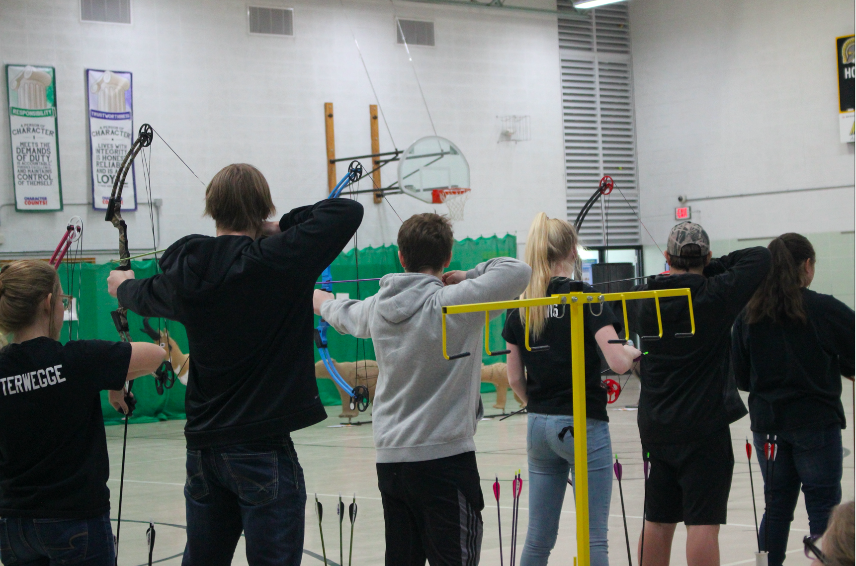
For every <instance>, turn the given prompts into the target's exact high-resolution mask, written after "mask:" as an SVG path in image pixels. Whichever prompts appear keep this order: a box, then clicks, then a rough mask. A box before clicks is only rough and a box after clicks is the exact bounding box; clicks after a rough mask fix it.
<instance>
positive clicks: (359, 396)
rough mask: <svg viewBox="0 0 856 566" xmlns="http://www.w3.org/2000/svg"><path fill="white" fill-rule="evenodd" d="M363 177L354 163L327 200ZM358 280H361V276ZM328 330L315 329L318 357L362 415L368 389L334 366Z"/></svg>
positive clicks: (329, 279)
mask: <svg viewBox="0 0 856 566" xmlns="http://www.w3.org/2000/svg"><path fill="white" fill-rule="evenodd" d="M362 176H363V166H362V165H361V164H360V162H359V161H352V162H351V164H350V165H349V166H348V173H347V174H346V175H345V176H344V177H342V179H341V180H340V181H339V183H338V184H337V185H336V188H334V189H333V191H332V192H331V193H330V196H329V197H327V198H331V199H333V198H338V197H339V196H340V195H341V194H342V191H343V190H344V189H345V188H346V187H348V186H349V185H351V184H353V183H356V182H357V181H359V180H360V178H361V177H362ZM355 253H356V252H355ZM330 267H331V266H329V265H328V266H327V267H326V268H325V269H324V271H323V272H322V273H321V289H322V290H323V291H327V292H328V293H332V292H333V273H332V271H331V270H330ZM357 278H358V279H359V275H358V276H357ZM328 328H330V323H329V322H327V321H326V320H324V319H323V318H321V321H320V322H319V323H318V326H317V327H316V328H315V346H316V347H317V348H318V355H319V356H320V357H321V361H322V362H323V363H324V367H325V368H327V372H328V373H329V374H330V377H331V378H332V379H333V382H334V383H335V384H336V385H338V386H339V387H340V388H341V389H342V391H344V392H345V393H347V394H348V396H349V397H350V398H351V403H350V406H351V410H354V409H358V410H359V411H360V412H361V413H362V412H364V411H365V410H366V409H368V407H369V390H368V387H365V386H362V385H356V386H355V387H351V386H350V385H349V384H348V382H347V381H345V379H344V378H343V377H342V376H341V375H340V374H339V371H338V370H337V369H336V366H335V365H333V358H331V357H330V350H329V349H328V348H327V329H328Z"/></svg>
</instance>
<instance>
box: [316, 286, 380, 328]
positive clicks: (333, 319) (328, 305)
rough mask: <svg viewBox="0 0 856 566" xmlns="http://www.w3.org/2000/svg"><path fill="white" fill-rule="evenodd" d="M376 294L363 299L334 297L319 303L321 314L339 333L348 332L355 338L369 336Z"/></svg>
mask: <svg viewBox="0 0 856 566" xmlns="http://www.w3.org/2000/svg"><path fill="white" fill-rule="evenodd" d="M376 297H377V295H372V296H371V297H369V298H368V299H365V300H364V301H358V300H356V299H334V300H331V301H326V302H325V303H324V304H322V305H321V316H322V318H324V320H326V321H327V322H328V323H330V326H332V327H333V328H335V329H336V332H338V333H339V334H350V335H351V336H354V337H356V338H371V328H370V326H371V319H372V315H373V314H374V310H375V303H376Z"/></svg>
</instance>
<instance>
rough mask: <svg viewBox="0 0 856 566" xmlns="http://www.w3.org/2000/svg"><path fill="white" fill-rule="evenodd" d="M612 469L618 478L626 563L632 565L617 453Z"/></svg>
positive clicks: (620, 469)
mask: <svg viewBox="0 0 856 566" xmlns="http://www.w3.org/2000/svg"><path fill="white" fill-rule="evenodd" d="M612 470H613V471H614V472H615V477H616V478H617V479H618V494H619V495H620V496H621V518H622V519H624V540H626V541H627V563H628V564H629V565H630V566H633V558H632V555H631V554H630V533H629V532H628V531H627V513H626V512H625V511H624V491H623V490H622V489H621V476H622V475H623V470H622V468H621V464H620V463H619V461H618V454H616V455H615V464H613V465H612Z"/></svg>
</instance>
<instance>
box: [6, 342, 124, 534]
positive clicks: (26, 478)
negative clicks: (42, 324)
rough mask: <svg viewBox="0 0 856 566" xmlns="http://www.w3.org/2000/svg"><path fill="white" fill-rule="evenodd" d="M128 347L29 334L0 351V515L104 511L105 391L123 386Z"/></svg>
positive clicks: (41, 515) (79, 515)
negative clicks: (29, 338)
mask: <svg viewBox="0 0 856 566" xmlns="http://www.w3.org/2000/svg"><path fill="white" fill-rule="evenodd" d="M130 363H131V345H130V344H127V343H122V342H106V341H103V340H80V341H75V342H69V343H68V344H66V345H62V344H60V343H59V342H57V341H55V340H51V339H50V338H45V337H43V338H34V339H33V340H28V341H26V342H23V343H21V344H10V345H8V346H6V347H5V348H4V349H3V350H0V516H3V517H35V518H57V519H65V518H75V519H77V518H80V519H83V518H88V517H95V516H97V515H101V514H103V513H106V512H107V511H109V510H110V490H109V489H107V478H108V477H109V475H110V464H109V461H108V459H107V439H106V437H105V434H104V419H103V417H102V415H101V395H100V392H101V391H102V390H105V389H113V390H118V389H121V388H122V387H123V386H124V384H125V378H126V376H127V374H128V366H129V364H130Z"/></svg>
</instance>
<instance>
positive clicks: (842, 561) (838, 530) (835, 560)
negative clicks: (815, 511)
mask: <svg viewBox="0 0 856 566" xmlns="http://www.w3.org/2000/svg"><path fill="white" fill-rule="evenodd" d="M854 512H856V508H854V504H853V502H852V501H850V502H848V503H844V504H843V505H838V506H837V507H835V508H834V509H833V510H832V514H831V515H830V518H829V524H828V525H827V526H826V532H825V533H823V549H822V550H823V554H824V555H826V559H827V560H828V562H829V564H831V565H832V566H853V560H854V550H853V539H854V528H853V522H854V516H853V515H854Z"/></svg>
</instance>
